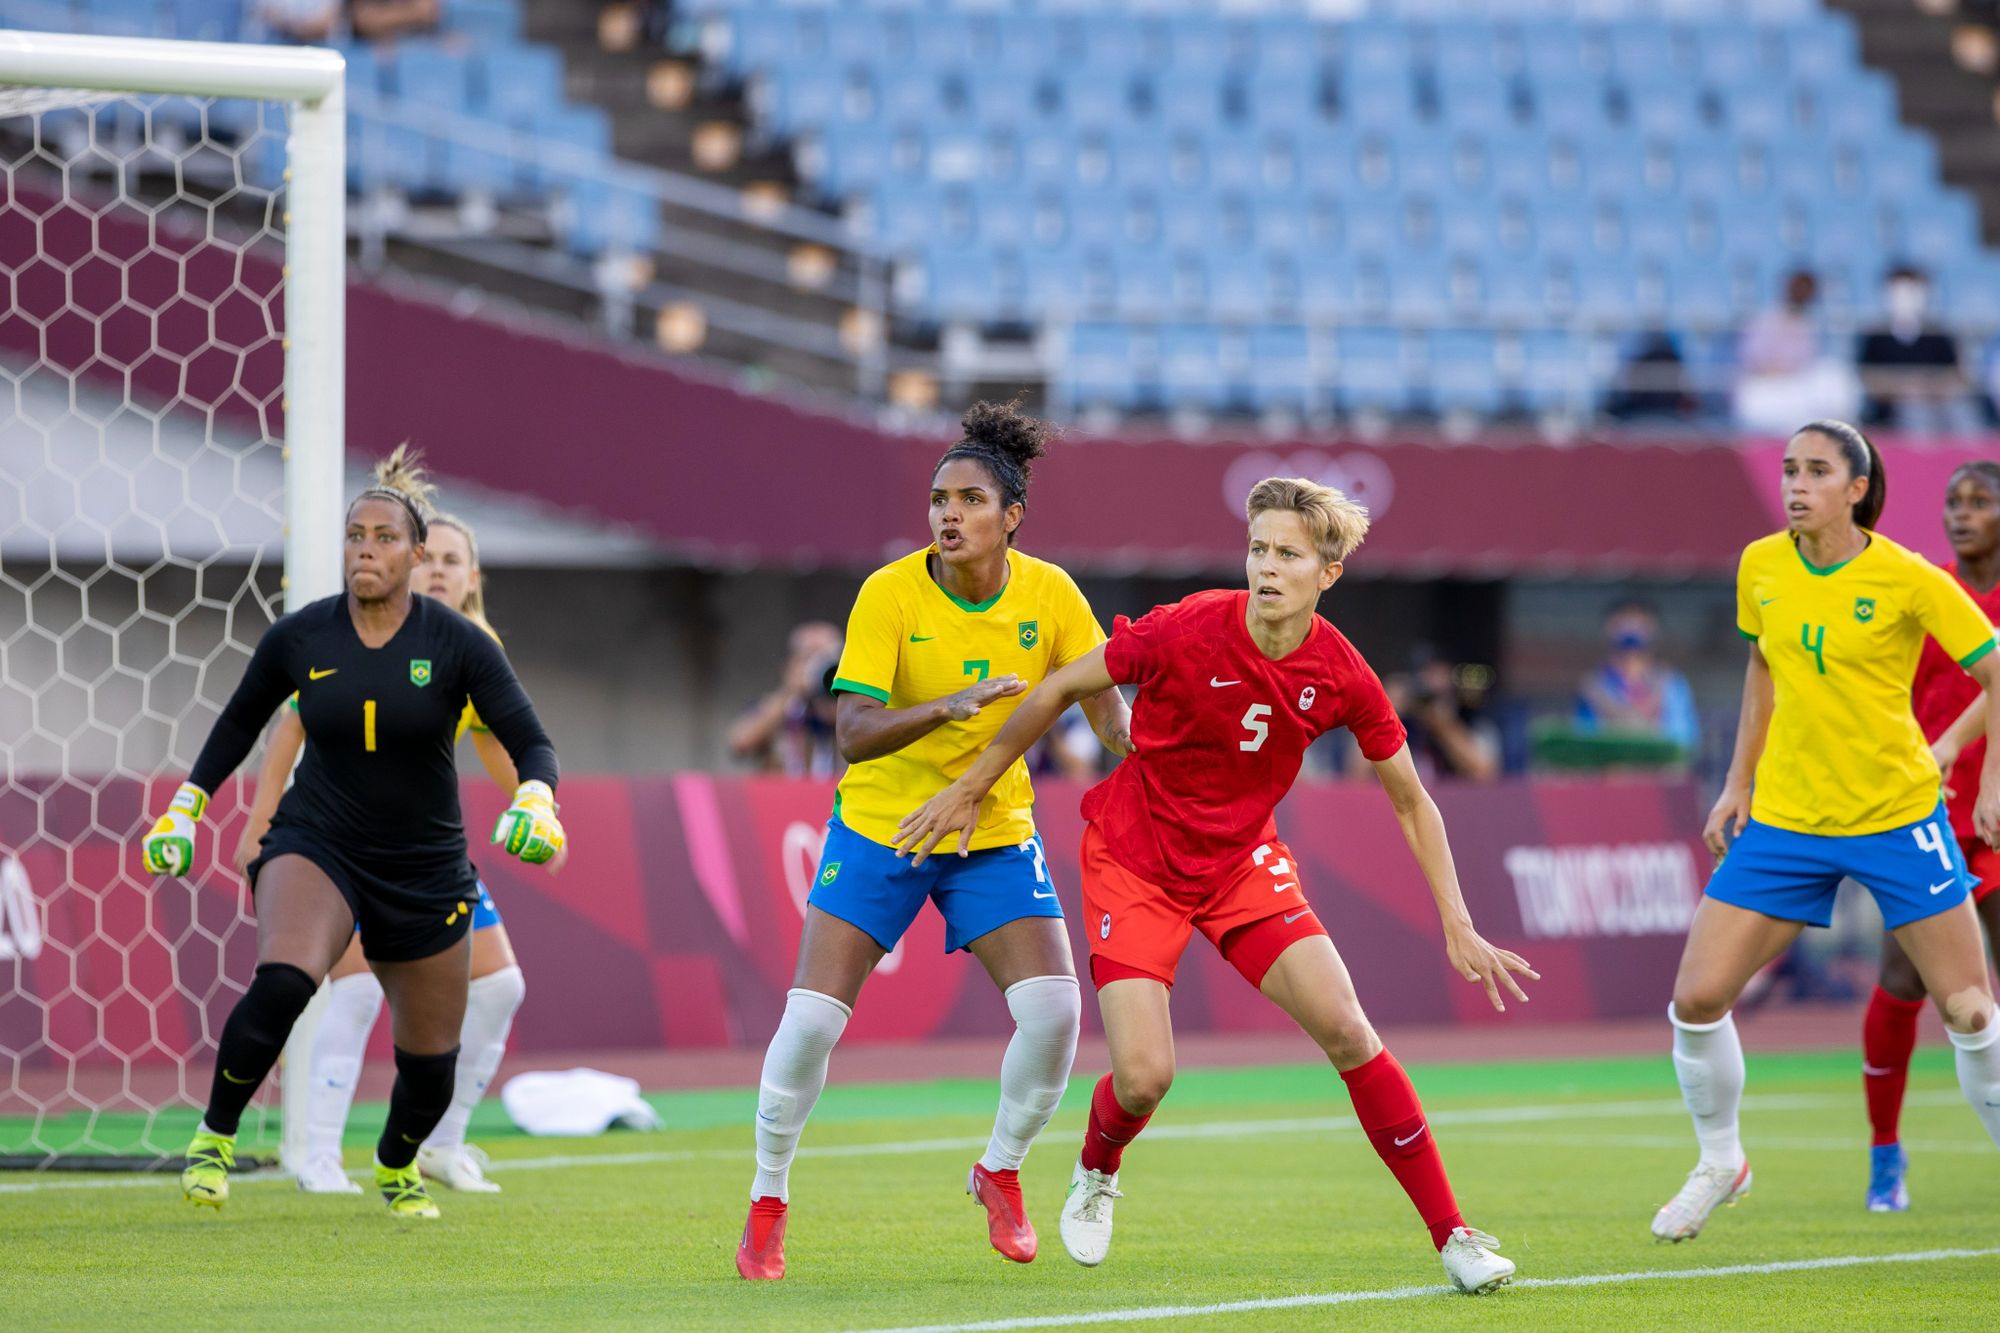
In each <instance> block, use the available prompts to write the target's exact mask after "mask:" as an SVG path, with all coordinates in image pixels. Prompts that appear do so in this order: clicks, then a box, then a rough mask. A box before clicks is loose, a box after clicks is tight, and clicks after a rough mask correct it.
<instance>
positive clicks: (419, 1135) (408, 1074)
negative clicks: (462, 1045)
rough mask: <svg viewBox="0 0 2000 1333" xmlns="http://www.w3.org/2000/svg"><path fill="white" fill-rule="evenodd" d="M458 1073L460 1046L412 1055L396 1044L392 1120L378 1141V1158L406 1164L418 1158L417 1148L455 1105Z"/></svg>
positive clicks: (376, 1154) (391, 1104)
mask: <svg viewBox="0 0 2000 1333" xmlns="http://www.w3.org/2000/svg"><path fill="white" fill-rule="evenodd" d="M457 1074H458V1047H456V1046H454V1047H452V1048H451V1049H450V1050H448V1051H446V1052H445V1053H444V1054H443V1055H411V1054H410V1053H409V1052H408V1051H406V1050H404V1049H403V1048H402V1047H400V1046H398V1047H397V1048H396V1089H395V1091H393V1092H391V1093H390V1094H389V1123H387V1124H386V1125H383V1126H382V1137H381V1138H380V1139H378V1140H377V1141H376V1143H375V1160H376V1161H378V1162H380V1163H381V1164H382V1165H383V1166H396V1167H402V1166H408V1165H409V1164H410V1163H411V1162H414V1161H415V1160H416V1159H417V1149H418V1148H420V1147H422V1146H423V1142H424V1140H425V1139H426V1138H428V1137H430V1132H431V1131H432V1130H434V1129H436V1128H437V1123H438V1121H440V1120H442V1119H444V1113H445V1112H446V1111H448V1110H450V1109H451V1089H452V1081H453V1079H454V1078H456V1077H457Z"/></svg>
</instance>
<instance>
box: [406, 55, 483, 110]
mask: <svg viewBox="0 0 2000 1333" xmlns="http://www.w3.org/2000/svg"><path fill="white" fill-rule="evenodd" d="M388 71H389V80H390V83H391V85H392V88H393V91H394V92H395V94H396V96H398V97H400V98H402V99H403V100H404V101H406V102H414V103H416V104H417V105H419V106H428V107H435V108H437V109H438V110H440V111H454V112H464V111H468V110H470V109H471V106H472V62H471V61H470V60H468V59H467V58H466V57H464V56H463V55H460V54H458V53H457V52H455V51H452V50H450V49H448V48H446V47H443V46H439V45H436V44H434V43H431V42H404V43H402V44H401V45H400V46H398V47H397V48H396V51H395V58H394V60H393V61H391V62H390V63H389V65H388Z"/></svg>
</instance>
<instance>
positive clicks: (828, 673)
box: [729, 620, 842, 778]
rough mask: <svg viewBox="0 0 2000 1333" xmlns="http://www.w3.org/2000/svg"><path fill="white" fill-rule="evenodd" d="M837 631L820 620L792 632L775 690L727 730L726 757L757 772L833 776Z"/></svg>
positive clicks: (835, 762) (837, 766) (836, 764)
mask: <svg viewBox="0 0 2000 1333" xmlns="http://www.w3.org/2000/svg"><path fill="white" fill-rule="evenodd" d="M841 646H842V640H841V635H840V630H839V629H838V628H837V627H835V626H833V625H830V624H828V623H827V622H826V621H824V620H808V621H806V622H805V623H803V624H801V625H798V626H796V627H794V628H793V630H792V633H791V636H790V643H789V656H788V658H787V660H786V662H785V673H784V675H783V677H782V678H781V679H780V681H779V684H778V687H777V688H776V689H774V690H772V691H771V692H770V693H769V694H767V695H765V696H764V697H763V698H762V699H760V700H758V701H757V702H756V703H754V704H752V705H751V706H750V707H749V708H747V709H745V710H744V711H743V713H742V715H741V716H740V717H738V718H737V719H736V721H735V722H733V723H731V724H730V727H729V753H730V756H731V757H732V758H734V759H736V760H737V761H738V762H740V763H743V764H745V765H747V766H749V767H750V768H752V769H754V770H755V771H757V772H759V773H783V774H785V775H786V776H788V777H816V778H823V777H834V776H836V775H838V774H839V772H840V770H841V767H842V764H841V762H840V752H839V751H838V749H836V748H835V746H834V741H833V719H834V697H833V693H832V691H831V689H830V686H831V685H832V683H833V673H834V669H835V668H836V667H837V666H838V665H839V664H840V650H841Z"/></svg>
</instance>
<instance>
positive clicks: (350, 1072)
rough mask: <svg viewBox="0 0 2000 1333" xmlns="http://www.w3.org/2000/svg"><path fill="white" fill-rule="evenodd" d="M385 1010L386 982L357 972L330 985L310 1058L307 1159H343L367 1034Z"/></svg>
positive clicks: (366, 1047)
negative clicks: (349, 1110) (342, 1148)
mask: <svg viewBox="0 0 2000 1333" xmlns="http://www.w3.org/2000/svg"><path fill="white" fill-rule="evenodd" d="M381 1012H382V983H381V982H379V981H377V980H376V979H375V974H374V973H373V972H356V973H354V974H353V975H352V976H346V977H335V978H334V979H333V980H331V981H329V982H327V983H326V1008H325V1010H324V1011H323V1012H322V1013H321V1014H320V1018H319V1027H318V1028H317V1029H316V1030H315V1031H314V1032H313V1044H312V1054H311V1055H310V1056H308V1057H307V1060H306V1078H307V1090H306V1156H307V1157H308V1158H313V1157H321V1156H328V1155H330V1156H333V1157H338V1156H340V1140H341V1136H342V1135H343V1134H344V1133H345V1132H346V1130H347V1112H348V1108H350V1107H352V1106H353V1105H354V1088H355V1085H356V1084H357V1083H359V1082H360V1081H361V1057H362V1054H363V1053H364V1052H365V1051H367V1049H368V1032H369V1029H371V1028H373V1027H374V1026H375V1018H376V1016H377V1015H378V1014H380V1013H381Z"/></svg>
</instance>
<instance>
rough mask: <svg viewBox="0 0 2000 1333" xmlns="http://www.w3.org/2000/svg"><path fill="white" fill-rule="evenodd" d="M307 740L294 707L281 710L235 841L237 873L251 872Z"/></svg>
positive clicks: (266, 743)
mask: <svg viewBox="0 0 2000 1333" xmlns="http://www.w3.org/2000/svg"><path fill="white" fill-rule="evenodd" d="M305 743H306V724H305V723H303V722H301V721H299V715H298V714H297V713H296V712H294V711H292V709H290V708H285V709H283V710H281V711H280V712H279V713H278V725H277V726H275V727H273V728H271V738H270V739H269V740H267V741H265V742H264V763H263V766H262V767H261V768H259V769H258V770H257V790H256V793H255V794H254V795H253V796H252V797H251V798H250V822H249V823H247V824H246V825H244V828H243V836H242V837H241V838H239V839H237V841H236V873H237V874H239V875H247V874H249V873H250V863H251V862H252V861H254V860H256V859H257V851H258V845H259V844H260V843H262V842H263V841H264V835H265V834H266V833H268V832H270V831H271V816H272V815H274V814H276V813H277V811H278V798H279V797H280V796H282V795H284V793H285V779H287V778H289V777H290V776H291V775H292V765H293V764H295V763H297V762H298V758H299V751H300V750H301V749H302V748H303V747H304V746H305Z"/></svg>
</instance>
